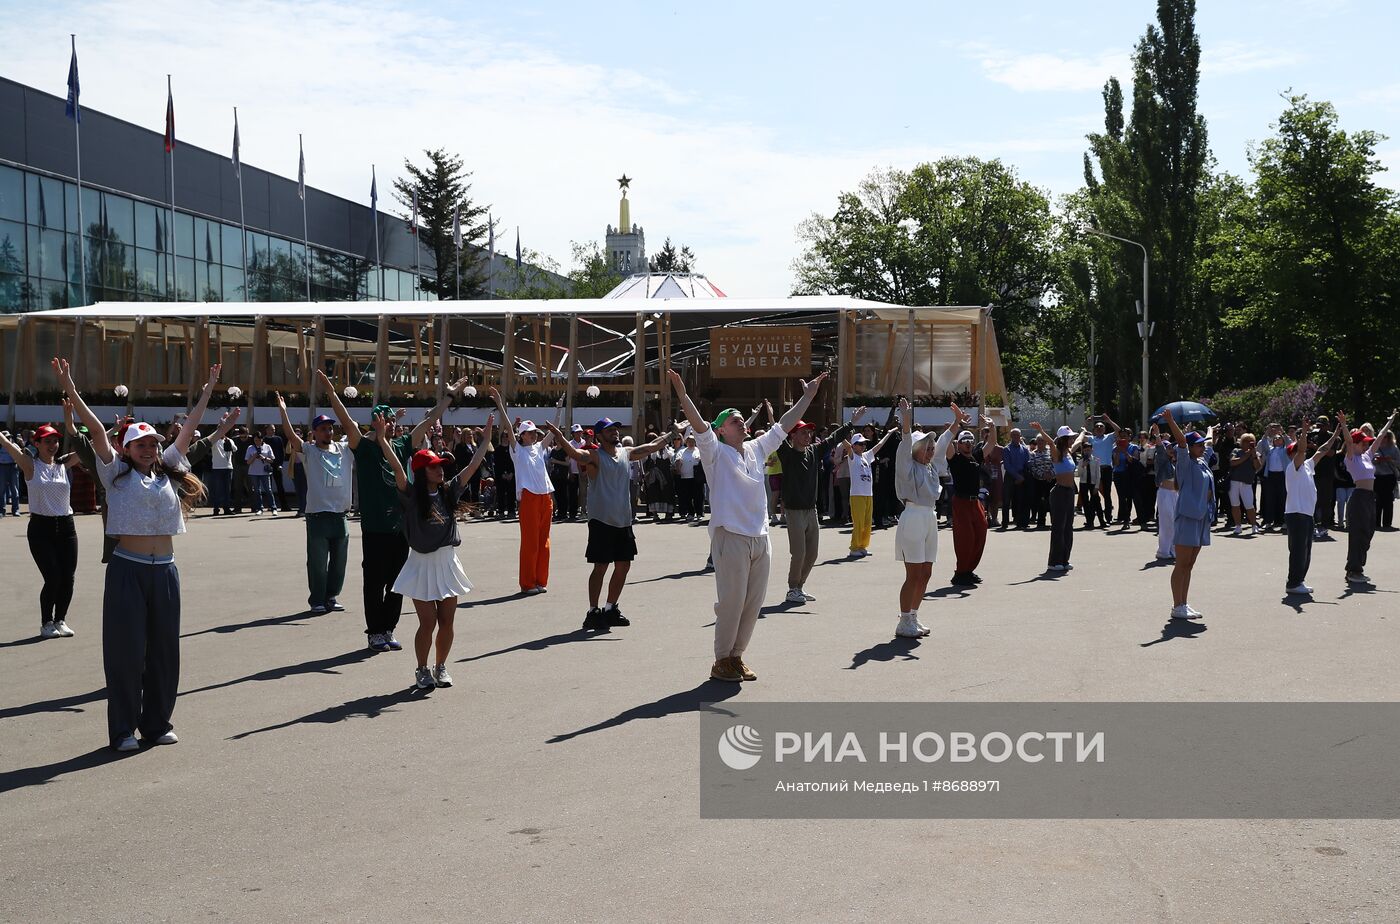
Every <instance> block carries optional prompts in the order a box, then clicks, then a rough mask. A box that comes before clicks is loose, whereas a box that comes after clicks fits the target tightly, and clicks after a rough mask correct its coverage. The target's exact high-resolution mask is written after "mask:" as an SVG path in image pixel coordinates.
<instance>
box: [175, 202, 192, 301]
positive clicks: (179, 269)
mask: <svg viewBox="0 0 1400 924" xmlns="http://www.w3.org/2000/svg"><path fill="white" fill-rule="evenodd" d="M179 223H180V216H179V215H176V216H175V224H176V225H177V226H178V225H179ZM190 233H191V234H193V233H194V226H193V225H191V226H190ZM175 288H176V291H177V293H178V294H177V295H176V298H175V300H176V301H181V302H190V301H197V299H196V298H195V288H194V261H193V260H191V259H190V258H189V257H176V258H175Z"/></svg>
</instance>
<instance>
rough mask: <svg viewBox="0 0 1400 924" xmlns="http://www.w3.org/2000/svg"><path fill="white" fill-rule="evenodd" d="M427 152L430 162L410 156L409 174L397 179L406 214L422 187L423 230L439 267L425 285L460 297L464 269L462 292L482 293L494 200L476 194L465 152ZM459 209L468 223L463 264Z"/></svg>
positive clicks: (444, 296) (406, 165)
mask: <svg viewBox="0 0 1400 924" xmlns="http://www.w3.org/2000/svg"><path fill="white" fill-rule="evenodd" d="M423 153H424V155H425V156H426V157H427V163H426V164H424V165H423V166H421V167H420V166H418V165H416V164H414V163H413V162H412V161H410V160H407V159H405V160H404V171H405V172H406V173H407V174H408V176H407V177H402V178H400V179H397V180H395V181H394V198H395V199H397V200H398V201H399V204H401V205H402V206H403V207H404V208H405V210H406V211H405V213H404V218H405V220H407V219H408V218H409V217H410V216H411V215H412V209H413V193H414V191H415V190H416V191H417V193H418V220H419V226H418V232H417V233H418V235H419V239H420V240H421V242H422V245H423V247H424V248H425V249H426V250H427V251H428V252H429V253H431V254H432V255H433V261H434V265H435V267H436V271H435V273H434V275H432V276H428V277H425V278H424V280H423V281H422V282H421V284H420V285H421V288H422V289H423V290H424V291H427V292H432V293H434V294H435V295H437V297H438V298H441V299H448V298H456V297H457V288H458V274H459V273H460V274H461V292H462V298H477V297H480V296H482V295H484V294H485V293H486V276H487V269H488V268H487V264H486V261H487V254H486V248H485V242H486V239H487V235H488V234H489V230H490V229H489V228H488V227H487V224H486V219H487V209H488V206H485V205H478V204H477V203H476V202H474V201H473V200H472V198H471V183H468V182H467V178H468V177H470V176H471V173H470V172H469V171H467V170H464V169H463V166H462V158H460V157H458V156H457V155H455V154H449V153H447V151H445V150H443V149H442V148H437V149H433V150H427V151H424V152H423ZM454 210H456V214H457V216H458V221H459V222H460V224H461V226H462V251H461V262H460V264H458V263H457V259H456V258H457V249H456V243H455V241H454V240H453V236H452V216H453V214H454Z"/></svg>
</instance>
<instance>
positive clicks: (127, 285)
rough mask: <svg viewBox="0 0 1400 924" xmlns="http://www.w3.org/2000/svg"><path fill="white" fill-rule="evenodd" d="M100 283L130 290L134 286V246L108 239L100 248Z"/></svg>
mask: <svg viewBox="0 0 1400 924" xmlns="http://www.w3.org/2000/svg"><path fill="white" fill-rule="evenodd" d="M102 284H103V285H104V286H105V287H106V288H109V289H119V290H123V291H130V290H132V289H134V288H135V287H136V248H135V247H128V246H126V245H125V244H119V243H117V242H116V241H108V242H107V243H106V244H105V245H104V246H103V248H102Z"/></svg>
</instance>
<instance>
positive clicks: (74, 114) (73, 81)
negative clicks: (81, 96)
mask: <svg viewBox="0 0 1400 924" xmlns="http://www.w3.org/2000/svg"><path fill="white" fill-rule="evenodd" d="M63 114H64V115H66V116H68V118H70V119H72V120H73V121H74V122H81V121H82V120H83V117H82V113H81V112H80V111H79V108H78V39H77V37H76V36H74V38H73V59H72V60H71V61H69V62H68V103H67V105H65V106H64V107H63Z"/></svg>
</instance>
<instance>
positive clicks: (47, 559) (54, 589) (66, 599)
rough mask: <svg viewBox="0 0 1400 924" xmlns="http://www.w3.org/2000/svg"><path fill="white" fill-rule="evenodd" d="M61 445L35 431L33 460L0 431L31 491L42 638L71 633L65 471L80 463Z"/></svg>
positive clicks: (73, 553) (73, 549)
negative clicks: (60, 449)
mask: <svg viewBox="0 0 1400 924" xmlns="http://www.w3.org/2000/svg"><path fill="white" fill-rule="evenodd" d="M61 442H62V437H61V436H60V434H59V432H58V431H57V430H55V429H54V428H53V427H51V426H49V425H48V424H45V425H44V426H42V427H40V428H39V429H37V430H35V431H34V449H35V454H34V455H32V456H31V455H30V454H29V453H27V452H25V451H24V450H23V449H22V448H21V447H20V446H18V445H17V444H16V443H14V442H13V441H12V440H11V439H10V434H9V432H8V431H3V430H0V449H4V450H5V451H6V452H8V453H9V454H10V456H11V457H12V458H13V459H14V460H15V464H16V465H17V466H19V474H20V475H21V476H22V477H23V478H24V482H25V484H26V485H27V486H28V489H29V530H28V532H29V554H30V555H31V556H32V557H33V558H34V564H35V565H37V566H38V567H39V574H41V575H42V576H43V578H44V586H43V587H42V588H41V589H40V590H39V634H40V635H42V636H43V637H44V638H60V637H68V636H71V635H73V634H74V633H73V630H72V629H70V628H68V604H69V603H70V602H71V601H72V599H73V575H74V574H76V573H77V571H78V533H77V530H75V529H74V527H73V507H72V504H71V503H70V500H71V494H72V486H71V484H70V482H69V481H68V471H69V469H72V468H74V467H76V466H77V465H78V464H79V463H78V456H77V454H76V453H69V454H68V455H67V456H66V457H60V456H59V454H58V447H59V444H60V443H61Z"/></svg>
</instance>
